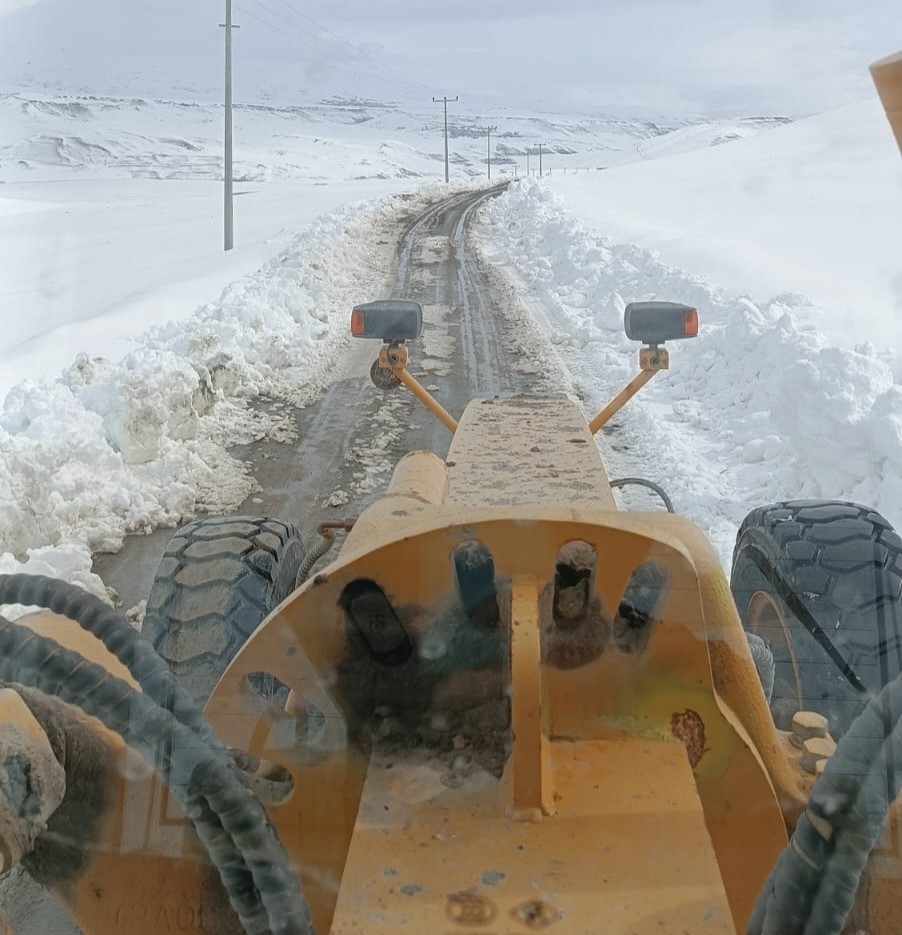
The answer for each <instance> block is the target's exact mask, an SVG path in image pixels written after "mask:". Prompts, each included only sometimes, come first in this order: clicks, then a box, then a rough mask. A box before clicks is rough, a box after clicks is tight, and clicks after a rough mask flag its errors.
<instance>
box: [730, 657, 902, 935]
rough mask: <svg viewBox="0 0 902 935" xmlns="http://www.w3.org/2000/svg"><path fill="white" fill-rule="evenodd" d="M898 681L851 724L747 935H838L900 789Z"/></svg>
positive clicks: (901, 680) (901, 698) (901, 699)
mask: <svg viewBox="0 0 902 935" xmlns="http://www.w3.org/2000/svg"><path fill="white" fill-rule="evenodd" d="M900 706H902V675H900V676H897V677H896V678H895V679H894V680H893V681H892V682H890V683H888V684H887V685H886V686H884V688H883V690H882V691H881V692H880V694H878V695H877V696H876V697H874V698H872V699H871V700H870V702H869V703H868V704H867V706H866V707H865V709H864V710H863V711H862V712H861V714H859V715H858V717H857V718H856V719H855V720H854V721H853V722H852V724H851V725H850V727H849V729H848V731H847V732H846V733H845V735H844V736H843V737H842V739H841V740H840V742H839V745H838V746H837V748H836V752H835V753H834V754H833V756H832V757H831V758H830V759H829V760H828V761H827V765H826V768H825V769H824V773H823V775H822V776H821V778H820V779H819V780H818V781H817V783H815V785H814V788H813V789H812V790H811V795H810V797H809V801H808V808H807V809H806V811H805V813H804V814H803V815H802V817H801V818H800V819H799V822H798V824H797V825H796V829H795V832H794V833H793V836H792V838H791V840H790V842H789V846H788V847H787V848H786V849H785V850H784V851H783V853H782V854H781V855H780V857H779V859H778V861H777V864H776V866H775V867H774V869H773V870H772V871H771V873H770V875H769V876H768V878H767V881H766V882H765V885H764V888H763V889H762V891H761V893H760V894H759V895H758V900H757V902H756V904H755V908H754V911H753V913H752V916H751V919H750V920H749V926H748V935H839V933H840V932H841V931H842V929H843V926H844V925H845V921H846V918H847V917H848V914H849V912H850V910H851V908H852V905H853V903H854V901H855V893H856V892H857V890H858V884H859V881H860V879H861V874H862V872H863V871H864V868H865V865H866V864H867V860H868V857H869V855H870V853H871V851H872V850H873V848H874V845H875V844H876V843H877V840H878V838H879V836H880V834H881V831H882V829H883V825H884V822H885V819H886V814H887V812H888V810H889V808H890V806H891V805H892V803H893V802H894V801H895V799H896V797H897V796H898V794H899V790H900V787H902V771H899V770H896V769H894V768H893V764H894V763H898V762H899V758H900V756H902V720H900V719H899V717H898V716H897V715H896V712H898V711H899V710H900Z"/></svg>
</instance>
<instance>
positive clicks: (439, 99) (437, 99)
mask: <svg viewBox="0 0 902 935" xmlns="http://www.w3.org/2000/svg"><path fill="white" fill-rule="evenodd" d="M432 100H433V102H434V103H436V104H438V103H441V104H442V105H443V106H444V108H445V181H446V182H447V181H448V102H449V101H450V102H451V103H452V104H453V103H456V102H457V95H455V96H454V97H433V98H432Z"/></svg>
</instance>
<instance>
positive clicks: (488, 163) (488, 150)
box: [480, 127, 498, 181]
mask: <svg viewBox="0 0 902 935" xmlns="http://www.w3.org/2000/svg"><path fill="white" fill-rule="evenodd" d="M480 129H482V130H485V132H486V143H485V164H486V168H487V169H488V173H489V181H491V180H492V131H493V130H497V129H498V127H481V128H480Z"/></svg>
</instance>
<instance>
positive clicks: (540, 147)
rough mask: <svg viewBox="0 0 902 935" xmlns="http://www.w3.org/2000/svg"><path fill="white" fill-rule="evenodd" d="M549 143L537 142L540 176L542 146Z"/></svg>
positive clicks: (540, 172) (540, 173)
mask: <svg viewBox="0 0 902 935" xmlns="http://www.w3.org/2000/svg"><path fill="white" fill-rule="evenodd" d="M547 145H548V144H547V143H536V146H538V147H539V178H541V177H542V147H543V146H547Z"/></svg>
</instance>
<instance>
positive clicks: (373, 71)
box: [235, 0, 426, 90]
mask: <svg viewBox="0 0 902 935" xmlns="http://www.w3.org/2000/svg"><path fill="white" fill-rule="evenodd" d="M249 2H250V3H253V4H254V6H257V7H259V8H260V9H261V10H263V11H264V12H265V13H266V14H267V16H269V17H272V18H274V19H276V20H277V21H278V22H276V23H274V22H272V20H271V19H265V18H263V17H261V16H260V15H259V14H258V13H252V12H251V11H250V10H247V9H245V8H243V7H239V6H238V5H237V4H236V6H235V9H236V10H240V11H241V12H242V13H244V14H245V15H246V16H250V18H251V19H254V20H256V21H257V22H258V23H262V24H263V25H264V26H266V27H267V28H269V29H272V30H273V31H274V32H277V33H278V34H279V35H280V36H283V37H284V38H286V39H290V40H292V41H293V42H296V43H298V45H301V46H303V47H304V48H306V49H308V50H309V51H311V52H313V53H314V54H316V55H318V56H322V55H323V53H324V52H325V49H324V47H323V45H322V41H323V40H322V39H321V38H320V37H318V36H316V35H314V34H313V33H311V31H310V30H308V29H306V28H305V27H304V26H302V25H300V24H299V23H296V22H295V21H294V20H292V19H289V18H288V17H287V16H284V15H283V14H282V13H279V12H278V11H277V10H273V9H272V8H271V7H269V6H267V5H266V4H265V3H261V2H260V0H249ZM289 9H293V7H291V6H290V5H289ZM281 24H284V25H281ZM286 26H287V27H289V29H290V30H292V31H291V32H289V31H287V30H286V28H285V27H286ZM311 40H313V41H311ZM317 41H318V42H319V43H320V44H319V45H317V44H315V43H316V42H317ZM339 41H340V42H344V40H341V39H340V38H339ZM345 44H346V45H348V46H349V47H350V48H351V49H354V46H353V45H351V44H350V43H345ZM354 51H355V54H356V56H357V57H358V58H359V59H360V60H361V64H359V65H357V66H356V67H355V65H354V64H353V63H350V62H347V61H345V60H343V59H341V58H332V59H331V60H330V64H333V65H335V66H337V67H339V68H344V69H346V70H347V71H348V72H349V73H355V72H360V71H362V72H364V73H366V74H369V75H371V76H372V77H375V78H381V79H383V80H389V81H394V82H400V83H401V84H405V85H407V87H408V90H420V89H422V90H426V86H425V85H417V84H416V83H414V82H412V81H410V80H408V79H407V78H404V77H402V76H399V75H396V74H392V73H391V72H389V71H388V70H387V69H386V68H385V67H384V66H382V65H380V64H379V63H377V62H373V61H372V60H371V59H369V58H368V57H366V56H364V55H363V53H361V52H360V51H359V50H357V49H355V50H354Z"/></svg>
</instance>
